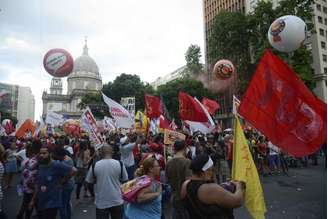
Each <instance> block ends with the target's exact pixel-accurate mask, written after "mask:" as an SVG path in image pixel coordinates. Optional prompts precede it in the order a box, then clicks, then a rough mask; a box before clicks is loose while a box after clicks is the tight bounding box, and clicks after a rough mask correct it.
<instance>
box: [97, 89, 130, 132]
mask: <svg viewBox="0 0 328 219" xmlns="http://www.w3.org/2000/svg"><path fill="white" fill-rule="evenodd" d="M102 95H103V99H104V102H105V103H106V104H107V106H108V108H109V112H110V114H111V115H112V117H113V118H114V119H115V123H116V126H117V128H126V129H130V128H133V127H134V119H133V117H132V116H131V115H130V113H129V111H127V110H126V109H125V108H124V107H123V106H121V105H120V104H118V103H117V102H115V101H114V100H112V99H110V98H109V97H107V96H106V95H105V94H102Z"/></svg>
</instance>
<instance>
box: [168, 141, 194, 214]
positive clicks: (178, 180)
mask: <svg viewBox="0 0 328 219" xmlns="http://www.w3.org/2000/svg"><path fill="white" fill-rule="evenodd" d="M173 147H174V151H175V155H174V157H173V158H172V159H171V160H169V161H168V162H167V164H166V169H165V176H166V178H167V181H168V183H169V184H170V186H171V188H172V198H173V215H172V218H173V219H175V218H177V216H178V212H179V211H180V210H181V209H182V208H183V203H182V201H181V199H180V191H181V186H182V183H183V182H184V181H185V180H186V179H188V178H189V177H190V176H191V170H190V169H189V166H190V160H189V159H187V158H186V145H185V141H182V140H177V141H175V142H174V145H173Z"/></svg>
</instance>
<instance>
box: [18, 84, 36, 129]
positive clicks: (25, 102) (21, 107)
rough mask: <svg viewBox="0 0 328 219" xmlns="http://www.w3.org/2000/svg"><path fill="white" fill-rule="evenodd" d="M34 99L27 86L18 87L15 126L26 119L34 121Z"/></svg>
mask: <svg viewBox="0 0 328 219" xmlns="http://www.w3.org/2000/svg"><path fill="white" fill-rule="evenodd" d="M34 111H35V100H34V96H33V94H32V90H31V88H29V87H19V88H18V104H17V121H18V122H17V126H18V127H19V126H20V125H21V124H23V122H25V120H26V119H31V120H32V121H34Z"/></svg>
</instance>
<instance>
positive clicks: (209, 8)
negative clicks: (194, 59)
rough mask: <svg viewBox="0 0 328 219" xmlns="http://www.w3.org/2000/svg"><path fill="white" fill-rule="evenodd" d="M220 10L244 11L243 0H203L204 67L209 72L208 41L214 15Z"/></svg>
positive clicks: (210, 67) (211, 61)
mask: <svg viewBox="0 0 328 219" xmlns="http://www.w3.org/2000/svg"><path fill="white" fill-rule="evenodd" d="M220 11H231V12H232V11H239V12H243V13H245V0H203V15H204V39H205V47H204V48H205V67H206V70H207V72H211V69H212V68H213V64H214V63H213V62H214V61H215V60H210V58H209V55H208V42H209V37H210V35H211V33H212V25H213V23H214V18H215V16H216V15H217V14H218V13H219V12H220Z"/></svg>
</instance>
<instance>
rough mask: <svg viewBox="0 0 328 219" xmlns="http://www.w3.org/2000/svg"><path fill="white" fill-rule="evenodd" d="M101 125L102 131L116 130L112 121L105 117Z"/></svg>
mask: <svg viewBox="0 0 328 219" xmlns="http://www.w3.org/2000/svg"><path fill="white" fill-rule="evenodd" d="M103 125H104V129H105V130H108V131H111V130H115V129H116V125H115V122H114V120H113V119H112V118H109V117H107V116H105V117H104V119H103Z"/></svg>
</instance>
